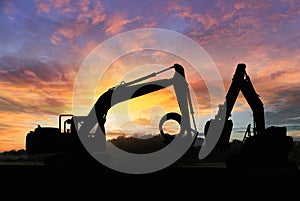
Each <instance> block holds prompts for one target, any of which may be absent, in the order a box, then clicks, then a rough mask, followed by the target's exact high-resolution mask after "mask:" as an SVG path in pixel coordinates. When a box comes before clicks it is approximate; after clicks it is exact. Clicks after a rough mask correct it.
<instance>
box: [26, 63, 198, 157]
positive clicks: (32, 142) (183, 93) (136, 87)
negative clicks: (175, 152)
mask: <svg viewBox="0 0 300 201" xmlns="http://www.w3.org/2000/svg"><path fill="white" fill-rule="evenodd" d="M171 69H174V70H175V73H174V76H173V77H172V78H170V79H161V80H157V81H152V82H146V83H140V84H137V83H139V82H142V81H144V80H147V79H149V78H152V77H155V76H157V75H158V74H161V73H163V72H166V71H168V70H171ZM171 85H173V87H174V90H175V94H176V97H177V101H178V104H179V108H180V112H181V115H179V114H178V115H179V117H180V125H181V127H180V135H184V134H186V135H189V136H192V135H193V133H194V136H195V134H196V135H197V134H198V132H197V131H196V125H195V120H194V116H193V113H194V112H193V108H192V104H191V98H190V93H189V89H188V83H187V81H186V79H185V73H184V68H183V67H182V66H181V65H179V64H174V65H173V66H172V67H168V68H166V69H164V70H161V71H159V72H155V73H151V74H149V75H147V76H144V77H142V78H139V79H137V80H134V81H131V82H128V83H125V82H124V81H123V82H121V84H120V85H117V86H115V87H112V88H110V89H108V90H107V91H106V92H104V93H103V94H102V95H101V96H100V97H99V98H98V100H97V101H96V103H95V104H94V106H93V108H92V109H91V110H90V112H89V114H88V115H87V116H73V115H69V114H63V115H60V116H59V128H50V127H40V126H38V128H36V129H35V130H34V131H30V132H29V133H28V134H27V136H26V151H27V152H28V153H60V152H61V153H64V152H65V153H84V152H86V150H85V148H84V147H83V145H82V143H81V142H82V141H84V142H85V143H84V144H87V145H88V146H89V148H90V151H91V152H93V153H94V152H102V151H105V147H106V145H105V142H106V140H105V138H106V133H105V126H104V124H105V122H106V116H107V112H108V110H109V109H110V108H111V107H113V106H114V105H116V104H118V103H120V102H123V101H127V100H130V99H133V98H136V97H140V96H143V95H146V94H149V93H152V92H155V91H158V90H161V89H164V88H167V87H169V86H171ZM189 112H190V113H191V116H192V118H193V123H194V127H195V129H192V128H191V126H190V114H189ZM64 116H70V119H67V120H66V121H64V124H63V125H64V127H63V131H62V117H64ZM172 118H173V113H170V114H167V115H165V116H164V117H163V118H162V121H161V123H163V120H164V121H166V120H169V119H172ZM161 125H162V124H161ZM67 126H68V128H66V127H67ZM95 126H96V131H95V132H92V133H91V130H92V129H93V128H95ZM161 130H162V129H161ZM162 135H163V137H165V138H167V137H168V136H169V135H167V134H164V133H163V131H162Z"/></svg>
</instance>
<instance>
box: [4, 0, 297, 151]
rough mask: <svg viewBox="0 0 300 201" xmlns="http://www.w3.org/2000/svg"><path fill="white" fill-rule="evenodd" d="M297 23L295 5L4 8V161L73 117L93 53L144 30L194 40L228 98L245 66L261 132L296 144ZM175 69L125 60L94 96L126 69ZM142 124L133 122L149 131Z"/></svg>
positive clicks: (198, 89) (34, 1)
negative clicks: (281, 132) (31, 135)
mask: <svg viewBox="0 0 300 201" xmlns="http://www.w3.org/2000/svg"><path fill="white" fill-rule="evenodd" d="M299 16H300V2H299V1H297V0H280V1H277V0H270V1H258V0H255V1H251V2H250V1H238V0H230V1H222V0H217V1H198V0H197V1H196V0H195V1H180V0H176V1H171V0H170V1H158V0H153V1H139V0H132V1H118V0H112V1H96V0H82V1H79V0H78V1H77V0H74V1H73V0H55V1H52V0H28V1H26V2H25V1H10V0H4V1H1V2H0V44H1V46H0V86H1V95H0V116H1V119H2V120H3V121H2V122H1V124H0V151H1V150H7V149H14V148H23V146H24V136H25V134H26V133H27V132H28V131H29V130H30V129H33V127H34V126H35V125H36V124H43V125H44V124H45V125H52V126H57V115H58V114H60V113H64V112H66V113H70V112H71V111H72V90H73V84H74V81H75V79H76V74H77V72H78V69H79V67H80V65H81V64H82V62H83V61H84V59H85V58H86V57H87V56H88V55H89V53H90V52H91V51H92V50H93V49H94V48H95V47H97V45H99V44H101V42H103V41H105V40H107V39H109V38H110V37H112V36H114V35H116V34H119V33H121V32H124V31H129V30H133V29H137V28H145V27H148V28H150V27H156V28H164V29H169V30H173V31H177V32H180V33H182V34H185V35H186V36H187V37H190V38H192V39H193V40H195V41H196V42H197V43H198V44H199V45H201V46H202V47H203V48H204V49H205V50H206V51H207V53H208V54H209V55H210V56H211V58H212V59H213V60H214V62H215V63H216V66H217V67H218V69H219V71H220V75H221V77H222V78H223V79H224V84H225V87H226V89H227V88H228V87H229V84H230V81H231V78H232V75H233V73H234V70H235V67H236V65H237V64H238V63H240V62H243V63H246V64H247V72H248V74H249V75H250V77H251V80H252V82H253V84H254V86H255V88H256V90H257V92H258V93H259V94H260V95H261V99H262V100H263V102H264V106H265V111H266V113H265V114H266V121H267V123H268V124H269V125H272V124H280V125H288V126H289V129H290V131H291V132H290V133H292V134H293V135H300V129H299V126H298V125H299V123H300V111H299V101H300V97H299V93H298V92H299V89H300V81H299V77H300V55H299V50H300V46H299V44H300V28H299V23H300V17H299ZM151 42H152V41H151ZM132 45H133V46H137V47H138V46H139V44H132ZM174 61H180V62H182V63H183V64H184V65H185V66H187V67H188V64H186V63H184V62H185V61H183V60H179V59H178V58H176V57H174V55H169V54H168V53H162V52H152V53H150V54H144V55H143V54H136V55H135V56H132V55H127V57H126V58H125V59H120V60H119V61H116V62H115V63H114V64H113V65H112V66H111V68H110V70H109V71H108V72H107V73H109V75H108V74H107V75H108V76H107V77H106V80H107V82H105V83H102V84H103V85H101V86H104V87H105V89H97V92H99V93H100V92H101V90H102V91H103V90H106V87H109V86H111V85H114V84H115V83H114V82H115V80H116V81H118V79H119V78H122V77H123V76H124V74H125V73H127V71H128V69H130V66H140V65H145V64H149V63H158V64H161V65H169V64H170V63H174ZM116 66H118V67H116ZM147 72H148V71H147ZM191 72H192V71H191ZM141 75H142V74H141ZM188 76H189V78H190V80H189V81H190V83H191V86H192V88H193V90H194V91H195V93H196V96H197V100H198V102H199V105H198V108H199V111H200V112H201V115H202V116H201V115H200V117H199V118H200V119H201V118H202V119H201V120H202V121H204V119H206V118H209V114H210V109H211V108H210V107H211V105H210V97H209V94H208V93H207V88H206V86H205V83H204V82H203V80H201V79H200V78H199V77H197V76H193V75H191V73H190V74H188ZM132 78H134V77H132ZM104 80H105V79H104ZM161 93H162V94H163V95H164V96H163V97H164V98H165V99H161V102H164V103H159V104H163V105H164V106H166V105H167V102H170V97H168V93H167V92H161ZM162 94H161V95H162ZM153 97H154V98H156V99H157V97H159V96H155V95H154V96H153ZM221 99H222V98H221ZM168 104H169V103H168ZM140 105H141V104H140ZM171 105H172V106H171V107H170V108H174V106H175V104H173V103H172V104H171ZM170 108H169V109H170ZM247 108H248V106H247V104H246V103H245V101H243V98H242V97H239V99H238V102H237V104H236V108H235V110H234V112H235V113H236V114H237V116H240V115H242V114H243V115H244V113H243V112H245V111H247ZM136 109H137V108H136ZM146 114H147V113H145V115H142V117H136V118H134V119H135V121H136V122H137V123H138V122H139V123H141V124H142V125H144V124H145V123H146V122H149V121H150V119H149V118H148V116H147V115H146ZM243 115H242V116H243ZM244 117H245V119H249V116H245V115H244ZM202 121H201V122H202ZM150 122H151V121H150ZM124 123H126V122H124ZM236 123H237V125H240V123H241V122H236ZM241 124H242V123H241ZM153 128H154V127H153ZM112 129H113V128H112ZM12 133H13V134H12Z"/></svg>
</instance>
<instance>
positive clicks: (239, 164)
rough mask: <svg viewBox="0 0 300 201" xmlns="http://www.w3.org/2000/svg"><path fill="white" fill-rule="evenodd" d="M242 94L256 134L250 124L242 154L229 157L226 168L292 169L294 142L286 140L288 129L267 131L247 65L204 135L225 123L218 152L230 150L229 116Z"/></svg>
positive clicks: (239, 67) (238, 73)
mask: <svg viewBox="0 0 300 201" xmlns="http://www.w3.org/2000/svg"><path fill="white" fill-rule="evenodd" d="M240 91H241V92H242V94H243V96H244V97H245V99H246V101H247V103H248V104H249V106H250V108H251V110H252V113H253V132H252V133H251V124H249V125H248V126H247V129H246V132H245V134H244V137H243V140H242V144H241V148H240V152H239V153H238V155H233V156H230V157H228V159H227V161H226V165H227V167H232V168H290V167H291V166H293V165H292V163H290V161H289V158H288V156H289V154H290V152H291V151H292V149H293V146H294V143H293V138H292V137H291V136H287V127H285V126H282V127H276V126H271V127H268V128H265V117H264V107H263V103H262V101H261V100H260V98H259V95H258V94H257V93H256V91H255V89H254V87H253V85H252V82H251V80H250V77H249V76H248V75H247V73H246V65H245V64H244V63H240V64H238V65H237V68H236V70H235V73H234V75H233V79H232V82H231V85H230V87H229V90H228V92H227V95H226V98H225V102H224V104H222V105H219V110H218V114H217V115H216V116H215V118H214V119H211V120H209V121H207V122H206V124H205V127H204V135H205V136H206V135H207V134H208V129H209V128H210V127H213V126H215V125H219V123H218V122H220V121H223V122H225V123H224V127H223V130H222V134H221V137H220V138H219V141H218V143H217V145H216V148H217V149H221V150H226V149H228V148H229V145H230V144H229V139H230V136H231V131H232V127H233V122H232V120H231V119H230V116H231V112H232V109H233V107H234V104H235V102H236V100H237V97H238V95H239V92H240ZM224 118H225V119H224Z"/></svg>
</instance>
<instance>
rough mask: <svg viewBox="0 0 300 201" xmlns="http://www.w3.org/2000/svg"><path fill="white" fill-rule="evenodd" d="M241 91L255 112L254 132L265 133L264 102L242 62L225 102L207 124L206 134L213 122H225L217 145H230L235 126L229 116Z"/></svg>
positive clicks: (225, 146)
mask: <svg viewBox="0 0 300 201" xmlns="http://www.w3.org/2000/svg"><path fill="white" fill-rule="evenodd" d="M240 91H241V92H242V94H243V96H244V97H245V99H246V101H247V103H248V104H249V106H250V108H251V110H252V112H253V122H254V128H253V131H254V134H260V133H263V132H264V130H265V118H264V107H263V103H262V101H261V100H260V98H259V95H258V94H257V93H256V91H255V89H254V87H253V85H252V83H251V80H250V77H249V76H248V75H247V73H246V65H245V64H243V63H240V64H238V65H237V68H236V70H235V73H234V75H233V78H232V82H231V85H230V87H229V90H228V92H227V94H226V98H225V102H224V104H222V105H219V111H218V114H217V115H216V116H215V119H211V120H210V121H208V122H207V123H206V125H205V129H204V134H205V135H206V134H207V132H208V129H209V127H210V124H211V123H212V122H217V121H220V120H223V121H224V122H225V124H224V128H223V132H222V135H221V137H220V139H219V142H218V144H217V147H221V148H227V147H228V146H229V139H230V135H231V131H232V127H233V123H232V120H230V119H229V118H230V117H231V112H232V110H233V107H234V105H235V102H236V100H237V98H238V95H239V92H240ZM224 118H225V120H224Z"/></svg>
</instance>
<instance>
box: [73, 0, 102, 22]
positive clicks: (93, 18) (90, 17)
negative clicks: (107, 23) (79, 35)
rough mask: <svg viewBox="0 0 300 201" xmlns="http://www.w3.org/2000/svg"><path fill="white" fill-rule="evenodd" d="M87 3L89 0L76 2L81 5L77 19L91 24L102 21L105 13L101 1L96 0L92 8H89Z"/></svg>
mask: <svg viewBox="0 0 300 201" xmlns="http://www.w3.org/2000/svg"><path fill="white" fill-rule="evenodd" d="M88 4H89V1H83V2H81V3H79V4H78V5H79V6H82V7H81V11H82V13H79V14H78V16H77V20H78V21H81V22H90V23H91V24H93V25H96V24H98V23H100V22H103V21H104V20H105V19H106V14H105V12H104V10H105V9H104V7H103V5H102V4H101V2H99V1H97V2H96V4H95V5H94V6H93V8H92V9H89V7H88Z"/></svg>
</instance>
